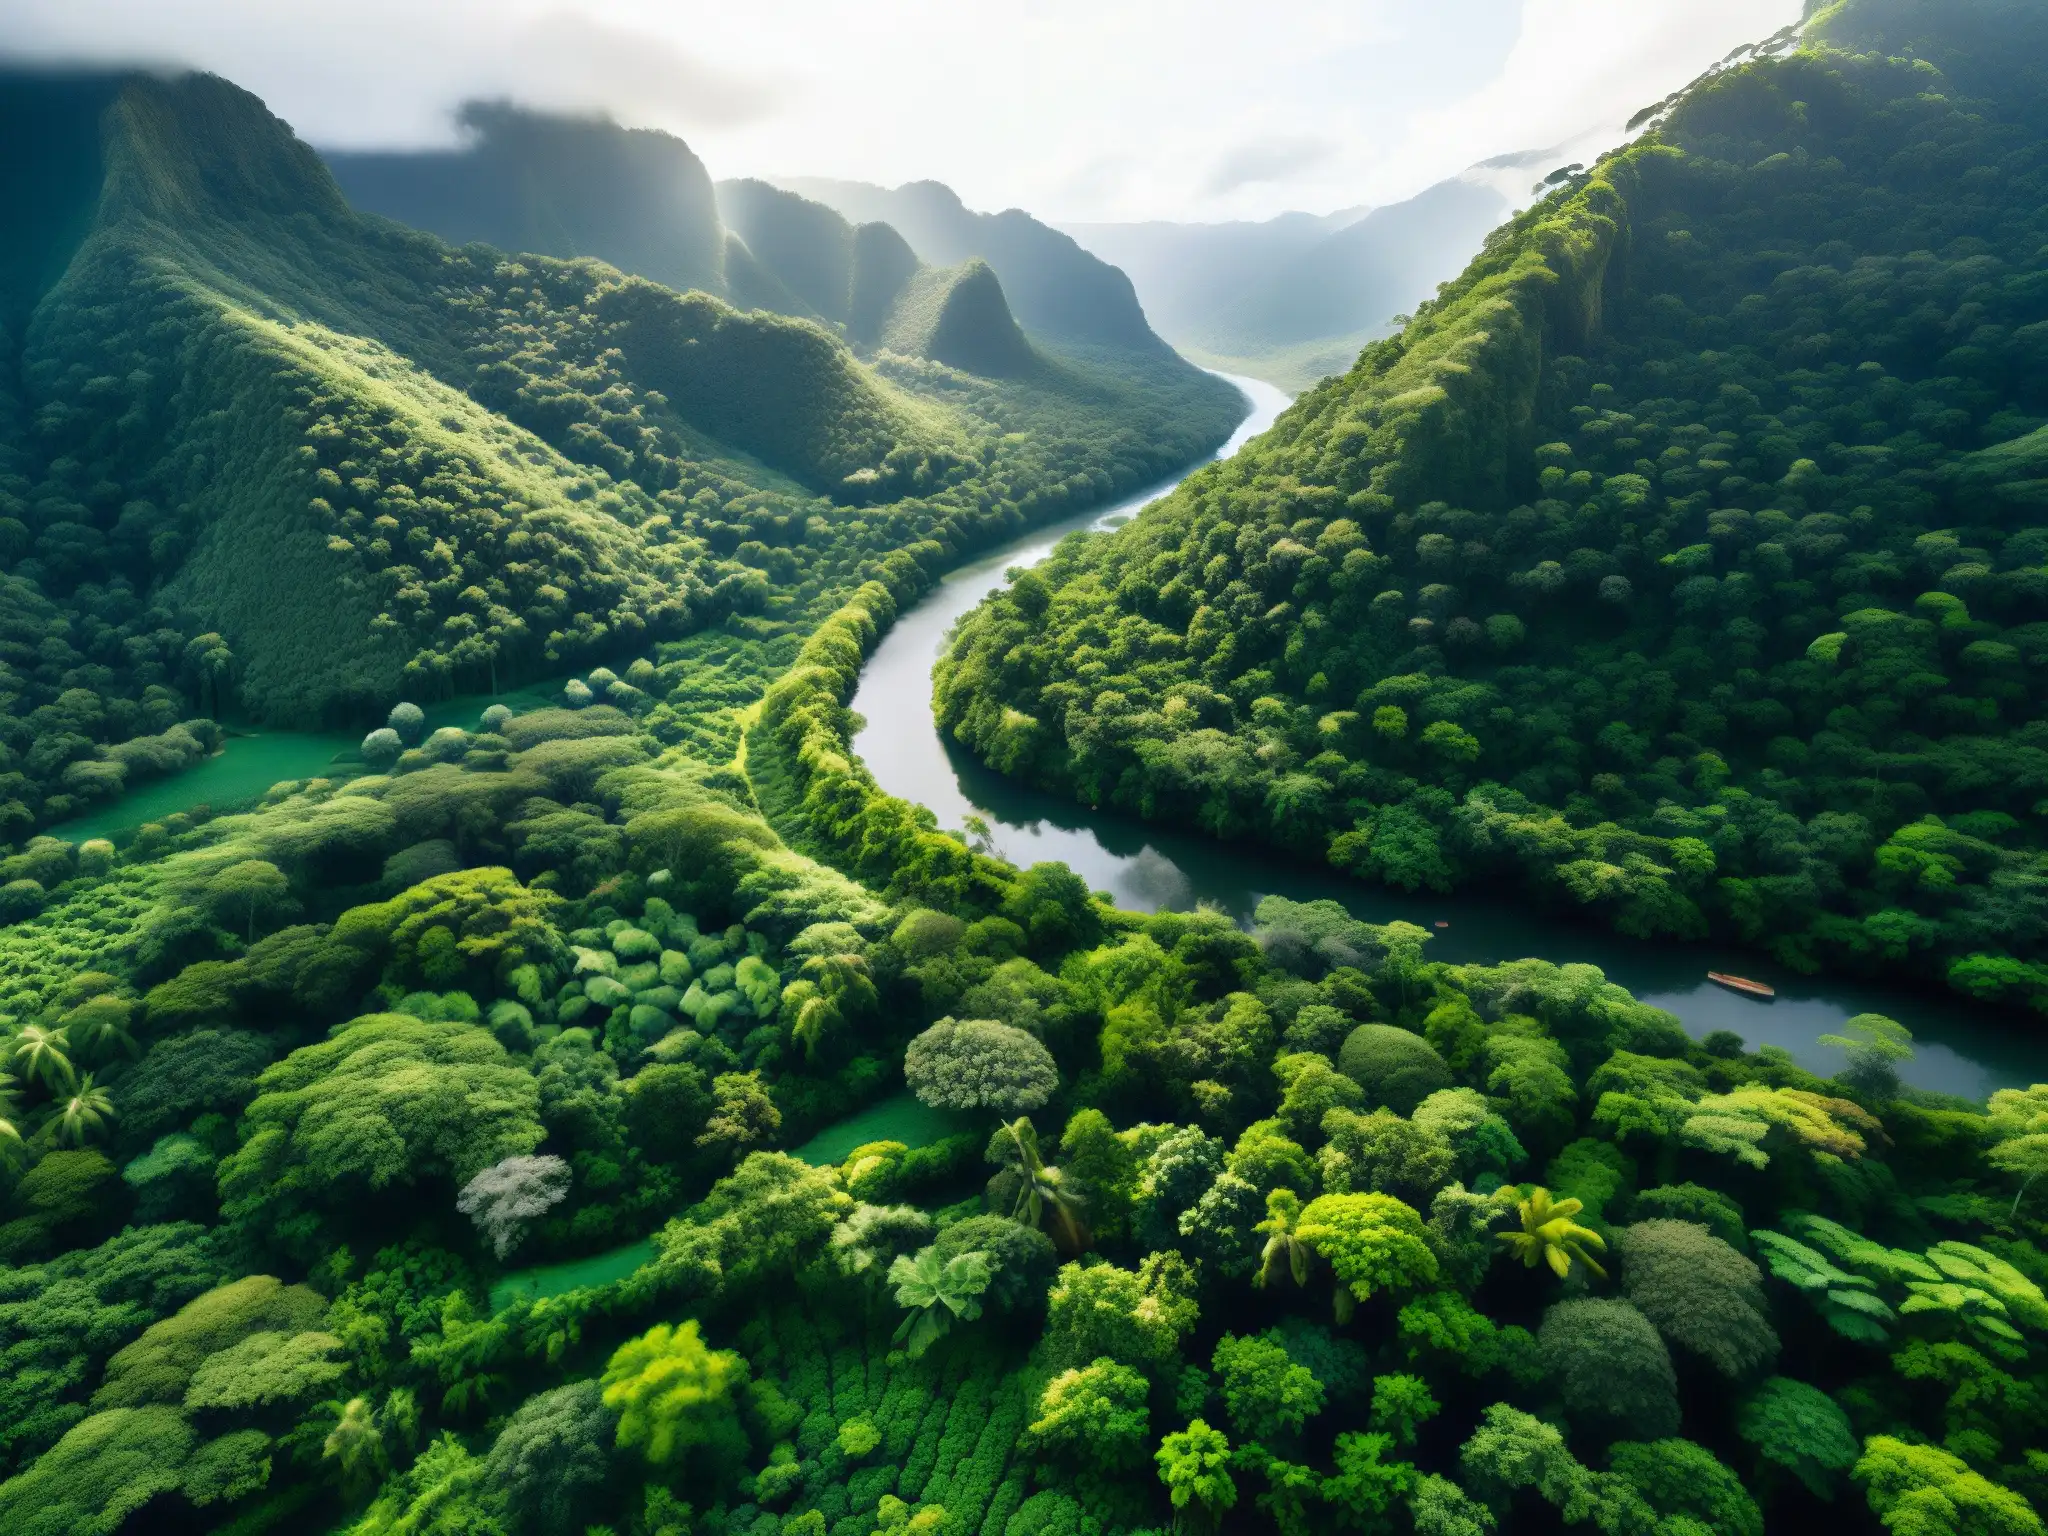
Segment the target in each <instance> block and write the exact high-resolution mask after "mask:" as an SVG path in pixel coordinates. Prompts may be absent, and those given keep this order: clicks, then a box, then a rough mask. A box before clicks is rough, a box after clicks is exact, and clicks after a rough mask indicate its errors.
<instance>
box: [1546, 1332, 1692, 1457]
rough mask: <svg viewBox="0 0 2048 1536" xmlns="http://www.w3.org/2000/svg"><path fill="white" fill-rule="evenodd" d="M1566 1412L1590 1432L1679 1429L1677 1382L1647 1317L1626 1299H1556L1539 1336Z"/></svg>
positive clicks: (1656, 1434) (1664, 1432) (1671, 1431)
mask: <svg viewBox="0 0 2048 1536" xmlns="http://www.w3.org/2000/svg"><path fill="white" fill-rule="evenodd" d="M1536 1339H1537V1343H1538V1344H1539V1345H1541V1347H1542V1350H1543V1364H1544V1367H1545V1369H1546V1370H1548V1371H1549V1373H1550V1374H1551V1376H1552V1377H1553V1378H1554V1379H1555V1380H1556V1382H1557V1386H1558V1392H1559V1394H1560V1395H1561V1396H1562V1397H1563V1399H1564V1405H1565V1408H1566V1409H1567V1411H1569V1412H1570V1413H1571V1415H1572V1416H1573V1418H1574V1419H1575V1420H1580V1419H1583V1420H1584V1421H1585V1422H1586V1424H1587V1425H1588V1427H1589V1428H1591V1429H1593V1430H1595V1431H1600V1430H1605V1431H1606V1432H1608V1433H1609V1434H1610V1435H1611V1434H1613V1433H1614V1432H1616V1431H1626V1432H1629V1433H1632V1434H1636V1435H1642V1434H1649V1435H1652V1436H1654V1437H1656V1438H1658V1439H1662V1438H1663V1437H1665V1436H1667V1435H1671V1434H1675V1433H1677V1430H1678V1378H1677V1375H1676V1374H1675V1373H1674V1372H1673V1371H1672V1369H1671V1356H1670V1354H1669V1352H1668V1351H1666V1349H1665V1348H1664V1341H1663V1339H1661V1338H1659V1337H1658V1335H1657V1330H1656V1328H1655V1327H1653V1326H1652V1325H1651V1323H1650V1320H1649V1319H1648V1318H1646V1317H1645V1316H1643V1314H1642V1313H1641V1312H1639V1311H1638V1310H1637V1309H1636V1308H1635V1307H1633V1306H1631V1305H1630V1304H1629V1303H1628V1302H1626V1301H1609V1300H1595V1299H1590V1298H1588V1299H1581V1300H1577V1301H1560V1302H1558V1303H1557V1304H1556V1305H1554V1306H1552V1307H1550V1308H1549V1309H1548V1310H1546V1311H1545V1312H1544V1314H1543V1326H1542V1328H1541V1329H1540V1330H1539V1331H1538V1332H1537V1335H1536Z"/></svg>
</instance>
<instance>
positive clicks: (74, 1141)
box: [57, 1072, 114, 1147]
mask: <svg viewBox="0 0 2048 1536" xmlns="http://www.w3.org/2000/svg"><path fill="white" fill-rule="evenodd" d="M113 1118H114V1101H113V1100H112V1099H110V1098H108V1097H107V1090H106V1089H104V1088H99V1087H95V1086H94V1084H93V1080H92V1074H91V1073H90V1072H88V1073H86V1074H85V1076H83V1077H81V1078H80V1079H79V1080H78V1091H77V1092H76V1093H74V1094H72V1096H71V1097H70V1098H68V1099H66V1100H65V1101H64V1108H63V1110H62V1111H61V1112H60V1113H59V1114H58V1116H57V1139H58V1140H59V1141H68V1142H70V1143H71V1145H72V1146H74V1147H82V1146H84V1145H85V1141H86V1138H87V1137H88V1136H96V1135H98V1134H99V1133H100V1132H101V1131H102V1130H104V1129H106V1124H107V1122H108V1121H109V1120H111V1119H113Z"/></svg>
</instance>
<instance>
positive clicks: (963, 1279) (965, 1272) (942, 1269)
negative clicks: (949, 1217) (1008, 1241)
mask: <svg viewBox="0 0 2048 1536" xmlns="http://www.w3.org/2000/svg"><path fill="white" fill-rule="evenodd" d="M989 1279H990V1272H989V1260H988V1255H987V1254H985V1253H979V1252H967V1253H956V1254H954V1255H953V1256H952V1257H951V1258H943V1257H941V1256H940V1254H939V1251H938V1249H936V1248H921V1249H919V1250H918V1252H917V1255H916V1257H914V1258H913V1257H912V1256H911V1255H909V1254H905V1253H899V1254H898V1255H896V1260H895V1262H894V1263H892V1264H891V1265H890V1266H889V1283H890V1284H891V1285H892V1286H894V1287H895V1288H896V1305H897V1306H899V1307H902V1308H904V1309H905V1311H906V1313H907V1315H906V1316H905V1317H904V1319H903V1321H902V1323H901V1324H900V1325H899V1326H898V1327H897V1329H896V1337H897V1339H898V1341H899V1342H902V1343H904V1344H905V1345H906V1347H907V1348H908V1349H909V1351H910V1354H911V1356H912V1358H915V1357H916V1356H918V1355H921V1354H923V1353H924V1352H925V1351H926V1350H927V1349H930V1348H931V1347H932V1345H933V1344H934V1343H936V1342H937V1341H938V1340H939V1339H940V1338H941V1337H942V1336H943V1335H944V1334H945V1333H946V1331H947V1330H948V1329H950V1328H951V1327H952V1326H953V1322H954V1320H955V1319H956V1318H957V1319H959V1320H960V1321H961V1322H972V1321H973V1320H974V1319H975V1318H977V1317H979V1316H981V1293H982V1292H983V1291H985V1290H987V1289H988V1283H989Z"/></svg>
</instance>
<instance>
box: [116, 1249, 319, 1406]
mask: <svg viewBox="0 0 2048 1536" xmlns="http://www.w3.org/2000/svg"><path fill="white" fill-rule="evenodd" d="M326 1312H327V1303H326V1302H325V1301H324V1300H323V1299H322V1298H321V1297H320V1295H319V1294H318V1293H317V1292H315V1291H313V1290H310V1289H308V1288H307V1287H305V1286H303V1285H284V1284H282V1283H280V1282H279V1281H278V1280H276V1279H274V1278H272V1277H271V1276H269V1275H250V1276H247V1277H246V1278H244V1279H241V1280H237V1281H234V1282H233V1283H232V1284H228V1285H222V1286H217V1287H215V1288H214V1289H213V1290H210V1291H208V1292H206V1294H204V1295H203V1296H197V1297H194V1298H193V1299H192V1300H191V1301H189V1302H187V1303H186V1304H185V1305H184V1306H183V1307H180V1308H179V1309H178V1311H177V1312H176V1313H175V1314H174V1315H172V1316H170V1317H167V1318H165V1319H163V1320H162V1321H161V1322H157V1323H153V1324H151V1325H150V1326H149V1327H148V1328H147V1329H145V1330H144V1332H143V1334H142V1336H141V1337H140V1338H138V1339H136V1340H135V1341H134V1342H133V1343H132V1344H129V1345H127V1346H126V1347H125V1348H123V1349H121V1350H120V1351H119V1352H117V1353H116V1354H115V1355H114V1357H113V1358H112V1359H111V1360H109V1361H108V1362H107V1369H106V1374H105V1376H104V1377H103V1378H102V1380H101V1382H100V1386H99V1390H98V1391H97V1392H95V1393H94V1394H93V1406H94V1407H96V1408H134V1407H140V1406H142V1405H144V1404H148V1403H172V1404H178V1403H183V1402H184V1401H185V1395H186V1393H187V1392H189V1391H190V1390H191V1388H192V1384H193V1380H194V1377H195V1375H196V1373H197V1372H198V1371H199V1369H200V1367H201V1366H202V1365H204V1364H205V1363H206V1361H207V1360H208V1359H209V1358H210V1357H212V1356H214V1355H217V1354H219V1353H220V1352H221V1351H223V1350H227V1349H230V1348H232V1347H233V1346H235V1345H237V1344H239V1343H241V1342H242V1341H243V1340H244V1339H247V1338H250V1337H251V1336H253V1335H256V1334H272V1335H282V1336H284V1337H287V1338H289V1337H295V1336H297V1335H299V1334H302V1333H308V1332H312V1331H315V1330H317V1329H318V1328H319V1326H320V1323H321V1322H322V1321H323V1319H324V1318H325V1316H326Z"/></svg>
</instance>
